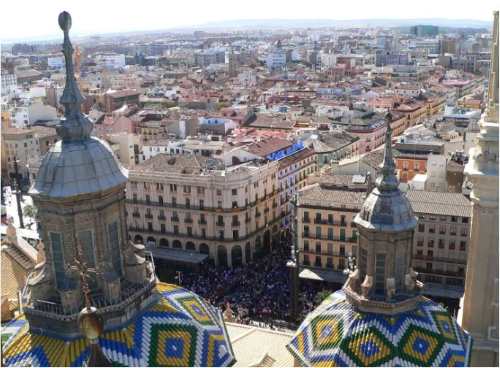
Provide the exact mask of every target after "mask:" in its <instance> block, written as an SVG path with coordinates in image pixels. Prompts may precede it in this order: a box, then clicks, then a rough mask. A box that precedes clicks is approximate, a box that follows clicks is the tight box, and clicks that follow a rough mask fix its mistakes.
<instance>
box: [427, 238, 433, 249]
mask: <svg viewBox="0 0 500 368" xmlns="http://www.w3.org/2000/svg"><path fill="white" fill-rule="evenodd" d="M427 247H429V248H434V239H429V240H428V241H427Z"/></svg>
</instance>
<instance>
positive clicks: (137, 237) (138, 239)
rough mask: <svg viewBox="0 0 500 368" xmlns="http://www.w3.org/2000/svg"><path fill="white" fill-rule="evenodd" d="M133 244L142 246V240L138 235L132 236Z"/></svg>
mask: <svg viewBox="0 0 500 368" xmlns="http://www.w3.org/2000/svg"><path fill="white" fill-rule="evenodd" d="M134 243H135V244H144V239H143V238H142V236H140V235H136V236H134Z"/></svg>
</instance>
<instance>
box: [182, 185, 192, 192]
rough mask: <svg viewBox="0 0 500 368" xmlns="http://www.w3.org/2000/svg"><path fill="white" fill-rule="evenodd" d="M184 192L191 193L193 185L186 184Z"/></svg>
mask: <svg viewBox="0 0 500 368" xmlns="http://www.w3.org/2000/svg"><path fill="white" fill-rule="evenodd" d="M183 190H184V193H191V187H190V186H189V185H184V188H183Z"/></svg>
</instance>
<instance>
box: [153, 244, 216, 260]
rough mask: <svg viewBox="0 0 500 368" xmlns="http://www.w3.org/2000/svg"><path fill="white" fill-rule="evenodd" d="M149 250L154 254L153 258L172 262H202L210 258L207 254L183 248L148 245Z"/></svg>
mask: <svg viewBox="0 0 500 368" xmlns="http://www.w3.org/2000/svg"><path fill="white" fill-rule="evenodd" d="M148 250H149V251H151V253H152V254H153V258H159V259H163V260H166V261H171V262H182V263H189V264H200V263H202V262H203V261H205V260H206V259H207V258H208V255H207V254H203V253H196V252H190V251H187V250H182V249H172V248H149V247H148Z"/></svg>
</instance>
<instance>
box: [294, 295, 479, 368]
mask: <svg viewBox="0 0 500 368" xmlns="http://www.w3.org/2000/svg"><path fill="white" fill-rule="evenodd" d="M471 344H472V339H471V337H470V336H469V335H468V334H467V333H466V332H464V331H463V330H462V328H461V327H460V326H459V325H458V323H457V322H456V321H455V320H454V319H453V318H452V317H451V316H450V315H449V313H448V312H447V311H446V310H445V309H444V308H443V307H442V306H440V305H439V304H437V303H435V302H433V301H432V300H429V299H427V298H423V301H422V302H420V303H418V305H417V308H416V309H414V310H412V311H410V312H405V313H399V314H396V315H393V316H388V315H382V314H375V313H365V312H359V311H357V310H356V309H355V308H354V306H353V305H351V304H350V303H348V302H347V301H346V298H345V294H344V292H343V291H337V292H335V293H333V294H331V295H330V296H329V297H328V298H327V299H326V300H325V301H324V302H323V303H322V304H321V305H320V306H319V307H318V308H316V310H315V311H313V312H312V313H310V314H309V315H308V316H307V317H306V319H305V320H304V322H302V324H301V325H300V327H299V329H298V330H297V333H296V334H295V336H294V337H293V339H292V340H291V341H290V343H289V344H288V345H287V348H288V350H289V351H290V352H291V353H292V355H293V356H294V357H295V358H296V359H297V360H298V361H299V363H300V364H301V365H303V366H313V367H333V366H344V367H348V366H351V367H352V366H389V367H390V366H393V367H398V366H399V367H414V366H440V367H443V366H454V367H460V366H467V365H468V364H469V359H470V352H471Z"/></svg>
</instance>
